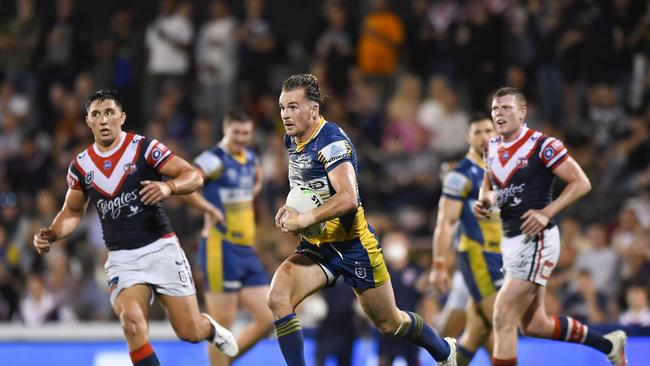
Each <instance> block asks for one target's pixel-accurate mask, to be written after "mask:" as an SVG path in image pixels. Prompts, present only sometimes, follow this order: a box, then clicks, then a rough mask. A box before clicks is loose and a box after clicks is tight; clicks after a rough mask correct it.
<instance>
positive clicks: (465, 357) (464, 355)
mask: <svg viewBox="0 0 650 366" xmlns="http://www.w3.org/2000/svg"><path fill="white" fill-rule="evenodd" d="M456 352H457V353H456V363H458V366H467V365H469V363H470V362H472V359H473V358H474V352H471V351H470V350H468V349H467V348H465V347H463V346H462V345H460V344H457V345H456Z"/></svg>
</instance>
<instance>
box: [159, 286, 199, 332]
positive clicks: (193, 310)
mask: <svg viewBox="0 0 650 366" xmlns="http://www.w3.org/2000/svg"><path fill="white" fill-rule="evenodd" d="M159 299H160V303H161V304H162V305H163V306H164V307H165V310H167V315H168V316H169V321H170V322H171V324H172V327H173V328H174V330H176V332H177V333H178V332H179V331H181V332H182V331H183V330H187V329H188V328H193V327H198V326H199V324H200V323H201V313H200V312H199V304H198V301H197V299H196V295H188V296H169V295H159Z"/></svg>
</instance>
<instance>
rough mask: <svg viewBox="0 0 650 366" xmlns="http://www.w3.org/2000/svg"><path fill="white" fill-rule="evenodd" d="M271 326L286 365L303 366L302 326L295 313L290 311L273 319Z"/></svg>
mask: <svg viewBox="0 0 650 366" xmlns="http://www.w3.org/2000/svg"><path fill="white" fill-rule="evenodd" d="M273 326H274V327H275V334H276V335H277V336H278V344H279V345H280V350H281V351H282V356H284V360H285V361H286V363H287V366H305V355H304V351H303V337H302V327H301V326H300V321H299V320H298V318H296V314H294V313H292V314H289V315H287V316H285V317H284V318H282V319H278V320H276V321H274V322H273Z"/></svg>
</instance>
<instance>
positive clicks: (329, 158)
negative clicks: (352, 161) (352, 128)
mask: <svg viewBox="0 0 650 366" xmlns="http://www.w3.org/2000/svg"><path fill="white" fill-rule="evenodd" d="M351 156H352V147H351V146H350V144H349V143H348V142H347V141H345V140H340V141H335V142H332V143H331V144H329V145H327V146H325V147H324V148H322V149H320V151H318V161H320V162H321V164H323V165H324V166H325V168H326V169H327V167H328V166H330V165H331V164H332V163H335V162H337V161H339V160H342V159H345V158H349V157H351Z"/></svg>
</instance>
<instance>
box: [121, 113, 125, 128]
mask: <svg viewBox="0 0 650 366" xmlns="http://www.w3.org/2000/svg"><path fill="white" fill-rule="evenodd" d="M124 122H126V112H122V114H121V115H120V126H122V125H123V124H124Z"/></svg>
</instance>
